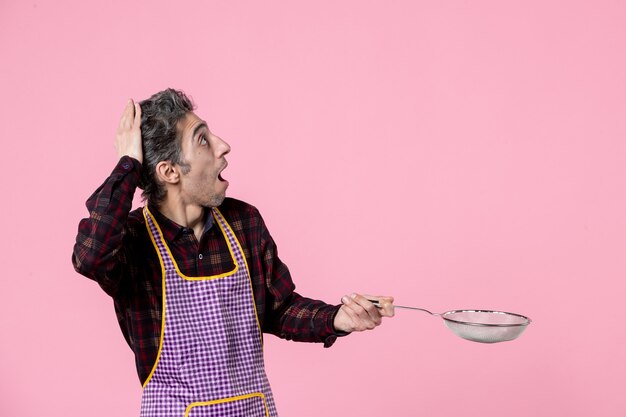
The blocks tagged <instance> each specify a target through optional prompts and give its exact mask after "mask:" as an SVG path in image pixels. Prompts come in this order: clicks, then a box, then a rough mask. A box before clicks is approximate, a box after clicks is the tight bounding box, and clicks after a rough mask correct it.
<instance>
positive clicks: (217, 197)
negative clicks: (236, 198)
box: [205, 193, 226, 207]
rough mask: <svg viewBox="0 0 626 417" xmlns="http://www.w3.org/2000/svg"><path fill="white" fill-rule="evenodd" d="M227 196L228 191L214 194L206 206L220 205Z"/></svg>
mask: <svg viewBox="0 0 626 417" xmlns="http://www.w3.org/2000/svg"><path fill="white" fill-rule="evenodd" d="M225 198H226V193H221V194H218V195H214V196H213V197H212V198H211V200H210V201H209V203H208V204H207V205H206V206H205V207H219V206H221V205H222V203H223V202H224V199H225Z"/></svg>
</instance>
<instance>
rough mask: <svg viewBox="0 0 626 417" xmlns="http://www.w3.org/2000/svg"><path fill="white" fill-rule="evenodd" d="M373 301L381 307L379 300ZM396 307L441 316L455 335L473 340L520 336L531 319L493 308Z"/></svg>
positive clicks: (501, 339) (500, 339) (497, 340)
mask: <svg viewBox="0 0 626 417" xmlns="http://www.w3.org/2000/svg"><path fill="white" fill-rule="evenodd" d="M370 301H372V303H374V305H375V306H376V307H380V304H379V303H378V301H373V300H370ZM394 307H395V308H402V309H407V310H419V311H424V312H426V313H428V314H430V315H431V316H440V317H441V318H442V319H443V320H444V323H445V324H446V326H447V327H448V329H450V330H451V331H452V333H454V334H455V335H457V336H459V337H462V338H463V339H467V340H471V341H472V342H480V343H498V342H506V341H507V340H513V339H516V338H517V337H519V335H521V334H522V333H523V332H524V330H526V327H528V325H529V324H530V322H531V320H530V319H529V318H528V317H525V316H522V315H520V314H515V313H506V312H504V311H493V310H452V311H446V312H445V313H432V312H430V311H428V310H426V309H423V308H417V307H406V306H398V305H394Z"/></svg>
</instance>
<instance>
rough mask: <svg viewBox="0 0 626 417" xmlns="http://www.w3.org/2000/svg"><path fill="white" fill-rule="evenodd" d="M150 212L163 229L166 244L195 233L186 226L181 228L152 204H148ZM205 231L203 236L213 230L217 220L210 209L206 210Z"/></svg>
mask: <svg viewBox="0 0 626 417" xmlns="http://www.w3.org/2000/svg"><path fill="white" fill-rule="evenodd" d="M148 210H150V213H152V215H153V216H154V218H155V219H156V221H157V223H158V224H159V227H160V228H161V232H162V233H163V237H164V238H165V241H166V242H168V243H169V242H173V241H174V240H176V239H177V238H179V237H180V236H182V235H184V234H190V233H193V229H191V228H189V227H185V226H181V225H180V224H178V223H176V222H174V221H172V220H170V219H168V218H167V217H165V216H164V215H163V214H161V212H160V211H159V210H158V209H157V208H156V207H155V206H154V205H152V204H148ZM204 217H205V218H204V230H203V231H202V234H203V235H204V234H205V233H206V232H208V231H209V230H211V227H213V223H215V219H214V218H213V211H212V210H211V209H210V208H205V209H204Z"/></svg>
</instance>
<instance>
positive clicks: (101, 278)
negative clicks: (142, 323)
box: [72, 156, 141, 296]
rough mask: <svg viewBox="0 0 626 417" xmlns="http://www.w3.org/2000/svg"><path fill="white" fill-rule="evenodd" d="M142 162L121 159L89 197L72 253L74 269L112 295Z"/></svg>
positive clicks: (120, 269)
mask: <svg viewBox="0 0 626 417" xmlns="http://www.w3.org/2000/svg"><path fill="white" fill-rule="evenodd" d="M140 170H141V163H140V162H139V161H137V160H136V159H134V158H131V157H129V156H123V157H122V158H121V159H120V160H119V162H118V164H117V166H116V167H115V169H114V170H113V172H112V173H111V175H110V176H109V177H108V178H107V179H106V181H104V183H103V184H102V185H101V186H100V187H99V188H98V189H97V190H96V191H95V192H94V193H93V194H92V195H91V197H89V199H88V200H87V203H86V206H87V210H88V211H89V217H88V218H85V219H82V220H81V221H80V223H79V225H78V234H77V236H76V244H75V245H74V251H73V253H72V263H73V264H74V269H76V271H77V272H79V273H80V274H82V275H84V276H86V277H87V278H90V279H93V280H95V281H97V282H98V284H100V286H101V287H102V289H103V290H104V291H105V292H106V293H107V294H109V295H111V296H115V294H116V293H117V291H118V289H119V287H120V283H121V281H122V279H123V277H124V271H125V270H126V268H125V263H126V259H129V258H128V254H126V253H125V251H126V250H125V249H124V245H123V240H124V236H125V234H126V221H127V218H128V213H129V212H130V210H131V208H132V204H133V197H134V194H135V190H136V189H137V185H138V183H139V178H140Z"/></svg>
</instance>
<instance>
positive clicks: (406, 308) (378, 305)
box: [367, 299, 441, 316]
mask: <svg viewBox="0 0 626 417" xmlns="http://www.w3.org/2000/svg"><path fill="white" fill-rule="evenodd" d="M367 301H370V302H371V303H372V304H374V305H375V306H376V307H378V308H380V303H379V302H378V300H370V299H368V300H367ZM393 307H394V308H403V309H405V310H418V311H425V312H426V313H428V314H430V315H431V316H441V314H439V313H433V312H431V311H428V310H426V309H425V308H417V307H407V306H397V305H395V304H394V306H393Z"/></svg>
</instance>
